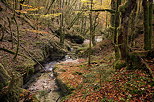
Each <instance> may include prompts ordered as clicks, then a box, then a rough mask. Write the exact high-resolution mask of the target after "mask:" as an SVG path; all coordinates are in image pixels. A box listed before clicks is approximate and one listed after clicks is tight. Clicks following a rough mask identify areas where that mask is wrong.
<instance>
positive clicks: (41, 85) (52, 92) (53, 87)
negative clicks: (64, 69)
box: [23, 55, 76, 102]
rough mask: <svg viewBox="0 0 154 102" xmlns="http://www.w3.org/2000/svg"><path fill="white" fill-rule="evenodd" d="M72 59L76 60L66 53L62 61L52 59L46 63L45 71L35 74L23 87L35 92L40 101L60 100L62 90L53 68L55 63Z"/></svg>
mask: <svg viewBox="0 0 154 102" xmlns="http://www.w3.org/2000/svg"><path fill="white" fill-rule="evenodd" d="M71 61H76V60H74V59H72V58H70V57H69V56H68V55H66V56H65V59H62V60H61V61H52V62H49V63H47V64H45V65H44V70H45V71H43V72H39V73H36V74H35V75H33V76H32V77H31V78H30V80H29V81H28V82H27V83H26V84H25V85H24V86H23V87H24V88H26V89H27V90H29V91H30V92H32V93H34V94H35V95H36V97H37V99H38V100H39V101H40V102H60V97H61V95H60V93H61V91H60V88H59V87H58V86H57V83H56V81H55V79H56V78H55V77H54V74H53V68H54V66H55V64H58V63H61V62H71Z"/></svg>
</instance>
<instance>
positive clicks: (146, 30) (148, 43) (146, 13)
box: [142, 0, 152, 50]
mask: <svg viewBox="0 0 154 102" xmlns="http://www.w3.org/2000/svg"><path fill="white" fill-rule="evenodd" d="M150 1H151V0H149V3H148V1H147V0H143V2H142V6H143V11H144V49H145V50H151V36H152V32H151V31H150V28H151V27H150V26H151V23H152V20H151V18H152V15H151V14H150V13H151V10H152V6H149V5H151V4H150ZM150 21H151V22H150Z"/></svg>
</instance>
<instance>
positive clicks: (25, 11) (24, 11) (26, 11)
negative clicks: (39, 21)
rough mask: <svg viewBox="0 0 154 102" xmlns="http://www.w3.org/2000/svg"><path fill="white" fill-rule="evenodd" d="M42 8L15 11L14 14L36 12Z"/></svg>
mask: <svg viewBox="0 0 154 102" xmlns="http://www.w3.org/2000/svg"><path fill="white" fill-rule="evenodd" d="M43 8H44V7H36V8H30V9H23V10H15V11H16V12H20V13H28V11H37V10H39V9H43Z"/></svg>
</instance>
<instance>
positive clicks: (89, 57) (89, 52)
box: [88, 0, 93, 66]
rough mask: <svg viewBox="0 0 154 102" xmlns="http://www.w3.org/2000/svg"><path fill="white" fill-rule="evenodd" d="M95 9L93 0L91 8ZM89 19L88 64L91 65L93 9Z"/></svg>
mask: <svg viewBox="0 0 154 102" xmlns="http://www.w3.org/2000/svg"><path fill="white" fill-rule="evenodd" d="M92 9H93V0H91V6H90V10H92ZM89 20H90V41H89V51H88V65H89V66H90V63H91V46H92V45H91V43H92V36H93V35H92V11H90V15H89Z"/></svg>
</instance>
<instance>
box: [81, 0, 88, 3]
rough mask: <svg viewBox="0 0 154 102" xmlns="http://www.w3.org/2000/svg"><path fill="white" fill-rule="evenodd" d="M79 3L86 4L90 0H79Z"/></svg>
mask: <svg viewBox="0 0 154 102" xmlns="http://www.w3.org/2000/svg"><path fill="white" fill-rule="evenodd" d="M81 2H83V3H88V2H90V0H81Z"/></svg>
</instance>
